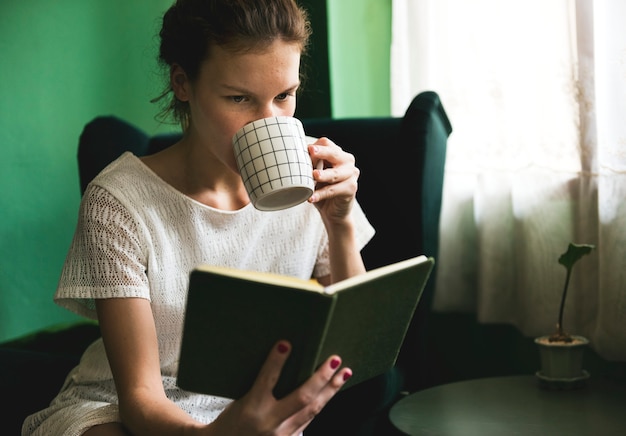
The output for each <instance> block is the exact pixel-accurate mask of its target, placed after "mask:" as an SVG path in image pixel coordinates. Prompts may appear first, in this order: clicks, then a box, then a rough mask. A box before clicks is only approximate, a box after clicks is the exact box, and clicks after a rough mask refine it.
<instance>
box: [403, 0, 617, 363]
mask: <svg viewBox="0 0 626 436" xmlns="http://www.w3.org/2000/svg"><path fill="white" fill-rule="evenodd" d="M392 4H393V13H392V29H393V36H392V49H391V53H392V67H391V68H392V70H391V78H392V79H391V89H392V110H393V113H394V115H397V116H400V115H401V114H402V112H403V111H404V109H405V108H406V107H407V106H408V104H409V101H410V99H411V98H412V97H413V96H414V95H415V94H417V93H418V92H420V91H423V90H433V91H436V92H437V93H438V94H439V95H440V97H441V99H442V102H443V105H444V107H445V109H446V111H447V113H448V115H449V117H450V120H451V123H452V126H453V129H454V131H453V133H452V135H451V137H450V140H449V145H448V156H447V163H446V173H445V182H444V199H443V206H442V218H441V225H440V253H439V259H438V261H437V264H438V272H437V289H436V295H435V300H434V309H435V310H438V311H465V312H466V311H474V312H476V313H477V317H478V320H479V321H481V322H485V323H493V322H497V323H511V324H513V325H515V326H517V327H518V328H519V329H520V330H521V332H522V333H523V334H525V335H527V336H539V335H544V334H550V333H552V332H553V331H554V329H555V324H556V321H557V316H558V308H559V302H560V296H561V290H562V286H563V282H564V278H565V269H564V268H563V267H562V266H561V265H559V264H558V263H557V259H558V257H559V255H560V254H561V253H563V252H564V251H565V250H566V249H567V245H568V243H569V242H577V243H591V244H595V245H596V249H595V250H594V251H593V252H592V254H591V255H589V256H585V257H583V258H582V259H581V260H580V261H579V263H578V264H577V265H576V267H575V269H574V275H573V277H572V283H571V284H570V289H569V293H568V299H567V304H566V308H565V319H564V328H565V330H566V331H569V332H570V333H573V334H580V335H584V336H587V337H588V338H589V339H590V341H591V345H592V347H593V348H594V349H595V350H596V351H597V352H598V353H599V354H600V355H601V356H603V357H605V358H607V359H609V360H626V26H625V25H624V22H626V2H624V1H622V0H613V1H611V0H606V1H602V0H596V1H594V0H571V1H570V0H549V1H546V0H519V1H517V0H516V1H514V0H507V1H502V0H471V1H468V0H393V3H392Z"/></svg>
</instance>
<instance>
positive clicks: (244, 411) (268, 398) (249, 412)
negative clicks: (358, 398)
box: [207, 341, 352, 436]
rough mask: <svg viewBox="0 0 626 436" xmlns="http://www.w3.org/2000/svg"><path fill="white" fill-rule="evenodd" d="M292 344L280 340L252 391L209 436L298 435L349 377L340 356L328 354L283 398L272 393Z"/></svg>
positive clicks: (227, 412) (223, 416) (226, 413)
mask: <svg viewBox="0 0 626 436" xmlns="http://www.w3.org/2000/svg"><path fill="white" fill-rule="evenodd" d="M290 351H291V346H290V344H289V343H288V342H286V341H280V342H278V343H277V344H276V345H275V346H274V347H273V348H272V350H271V352H270V354H269V356H268V358H267V359H266V361H265V363H264V364H263V367H262V368H261V371H260V372H259V375H258V376H257V378H256V381H255V382H254V385H253V386H252V388H251V389H250V391H249V392H248V393H247V394H246V395H245V396H243V397H242V398H241V399H239V400H237V401H234V402H233V403H231V404H230V405H229V406H228V407H227V408H226V409H225V410H224V411H223V412H222V413H221V414H220V416H219V417H218V418H217V419H216V420H215V421H214V422H213V423H211V424H210V425H209V426H208V428H207V429H209V428H210V431H209V432H208V433H207V434H210V435H232V436H236V435H246V436H249V435H285V436H291V435H297V434H300V433H301V432H302V431H303V430H304V428H305V427H306V426H307V425H308V424H309V423H310V422H311V420H313V418H315V416H316V415H317V414H318V413H319V412H320V411H321V410H322V408H323V407H324V406H325V405H326V403H327V402H328V401H329V400H330V399H331V398H332V397H333V396H334V395H335V394H336V393H337V392H338V391H339V389H340V388H341V387H342V386H343V384H344V383H345V382H346V381H347V380H348V379H349V378H350V376H351V375H352V371H351V370H350V369H349V368H341V369H339V367H340V365H341V358H340V357H339V356H331V357H329V358H328V359H327V360H326V362H324V364H322V365H321V366H320V368H319V369H318V370H317V371H316V372H315V373H314V374H313V375H312V376H311V377H310V378H309V379H308V380H307V381H306V382H305V383H303V384H302V386H300V387H299V388H298V389H296V390H295V391H293V392H291V393H290V394H288V395H286V396H285V397H283V398H281V399H276V397H274V395H273V394H272V391H273V389H274V386H275V385H276V382H277V381H278V378H279V376H280V372H281V370H282V368H283V365H284V364H285V361H286V360H287V358H288V357H289V352H290Z"/></svg>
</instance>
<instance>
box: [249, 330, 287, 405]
mask: <svg viewBox="0 0 626 436" xmlns="http://www.w3.org/2000/svg"><path fill="white" fill-rule="evenodd" d="M290 352H291V344H290V343H289V342H287V341H278V342H277V343H276V344H275V345H274V347H272V349H271V351H270V353H269V354H268V356H267V359H265V362H264V363H263V366H262V367H261V370H260V371H259V374H258V375H257V378H256V380H255V381H254V384H253V385H252V388H251V389H250V393H251V394H253V395H254V394H259V395H262V394H264V393H266V392H268V391H269V392H272V391H273V390H274V387H275V386H276V383H277V382H278V378H279V377H280V372H281V370H282V369H283V366H284V365H285V362H286V361H287V358H288V357H289V353H290Z"/></svg>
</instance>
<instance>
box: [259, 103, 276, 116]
mask: <svg viewBox="0 0 626 436" xmlns="http://www.w3.org/2000/svg"><path fill="white" fill-rule="evenodd" d="M277 115H278V113H277V111H276V108H275V107H274V105H273V104H268V105H264V106H262V107H261V108H259V111H258V114H257V117H258V119H261V118H269V117H275V116H277Z"/></svg>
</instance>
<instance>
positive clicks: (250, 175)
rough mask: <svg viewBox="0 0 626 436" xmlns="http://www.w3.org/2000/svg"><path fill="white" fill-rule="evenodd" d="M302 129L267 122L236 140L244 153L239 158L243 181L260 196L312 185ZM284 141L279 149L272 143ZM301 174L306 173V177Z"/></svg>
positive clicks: (291, 125)
mask: <svg viewBox="0 0 626 436" xmlns="http://www.w3.org/2000/svg"><path fill="white" fill-rule="evenodd" d="M297 129H298V126H296V125H293V124H289V123H286V122H281V121H280V120H277V121H276V122H267V121H265V122H264V125H263V126H257V127H251V128H250V129H245V130H244V131H243V132H241V133H240V134H239V135H238V136H237V137H236V138H235V141H236V142H237V141H239V143H240V147H239V149H240V152H239V153H238V155H237V156H236V158H237V161H238V165H239V168H241V175H242V178H243V181H244V183H245V185H246V187H247V188H250V189H249V190H250V191H254V195H256V196H259V195H261V194H263V193H265V192H267V191H269V190H271V189H276V188H277V187H278V188H279V187H282V186H290V185H293V184H302V183H308V182H309V181H310V180H311V179H312V177H313V176H312V174H311V175H309V173H310V163H309V162H310V161H309V162H307V160H310V158H309V156H308V152H307V150H306V145H305V144H304V143H302V140H301V138H302V136H301V135H302V134H303V132H298V130H297ZM277 140H278V141H280V143H281V144H282V146H281V147H275V146H274V145H273V144H274V143H273V142H272V141H277ZM301 174H305V176H302V175H301ZM253 186H256V188H252V187H253Z"/></svg>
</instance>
